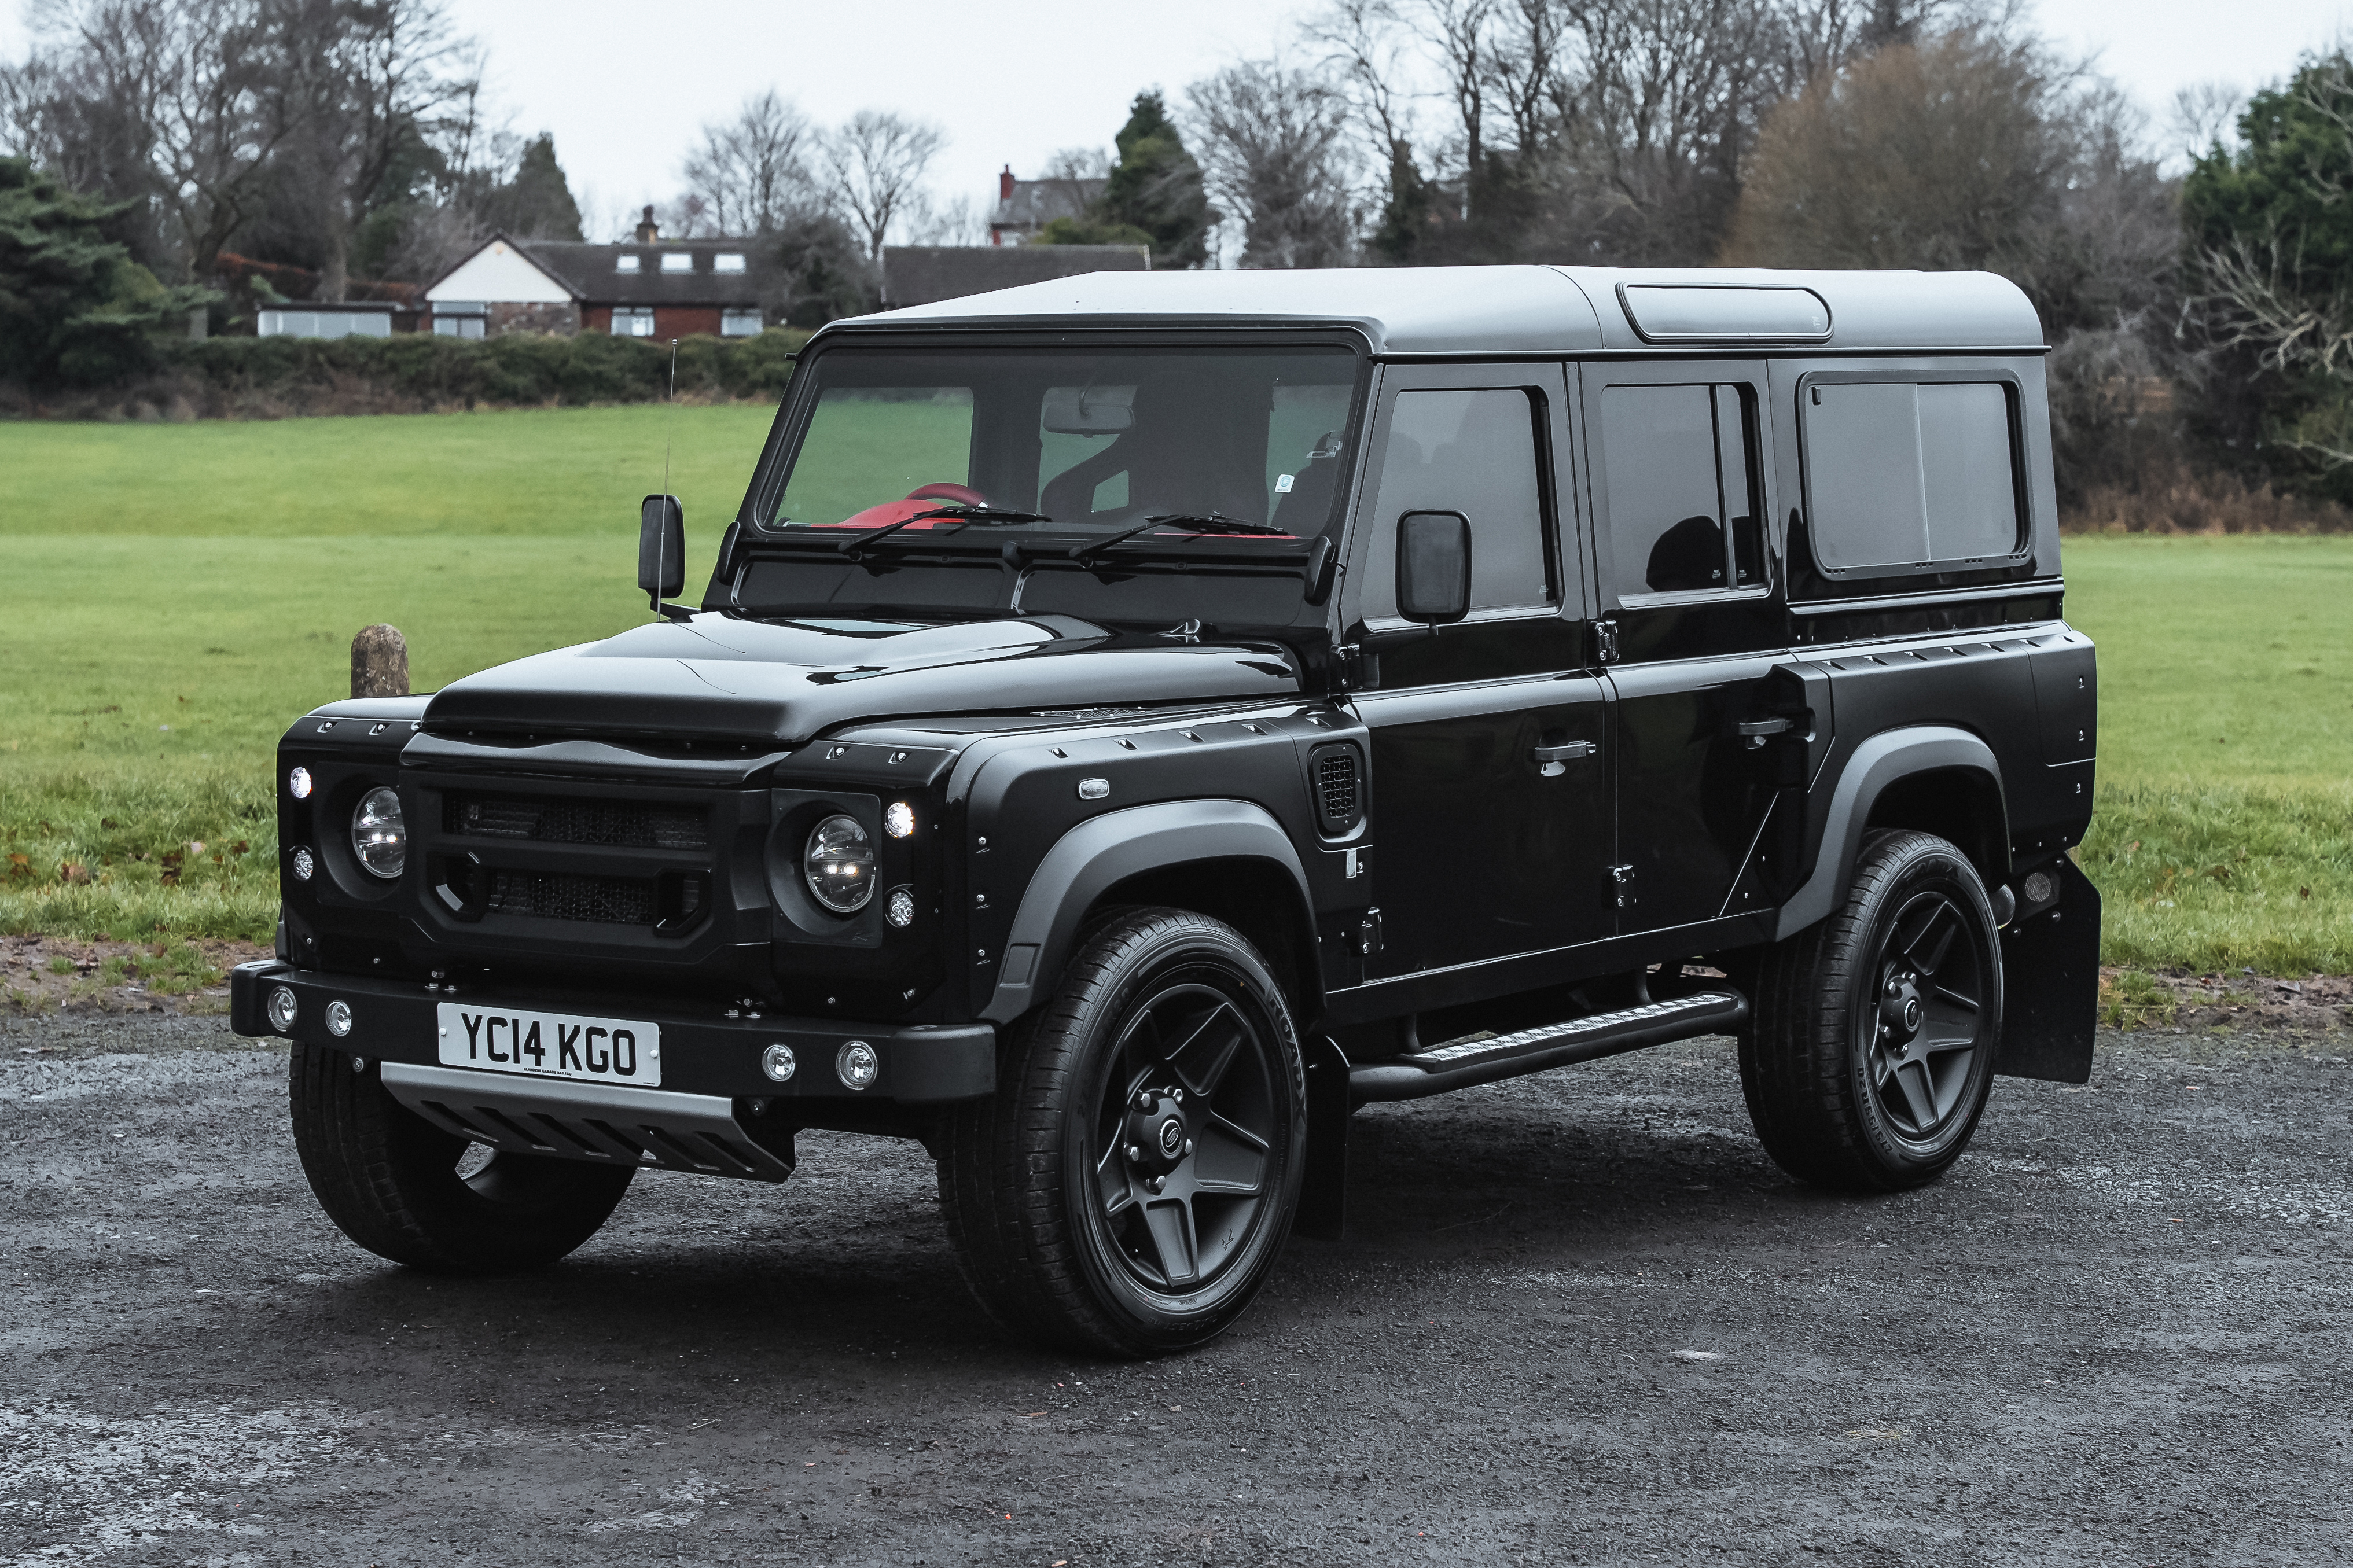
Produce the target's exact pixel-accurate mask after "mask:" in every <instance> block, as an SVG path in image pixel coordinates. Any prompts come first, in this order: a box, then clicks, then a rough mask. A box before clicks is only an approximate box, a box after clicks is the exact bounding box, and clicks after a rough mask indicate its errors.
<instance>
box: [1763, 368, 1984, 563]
mask: <svg viewBox="0 0 2353 1568" xmlns="http://www.w3.org/2000/svg"><path fill="white" fill-rule="evenodd" d="M1799 415H1800V416H1801V417H1802V419H1803V421H1804V425H1805V443H1806V493H1807V501H1808V518H1809V521H1810V529H1811V538H1812V541H1813V550H1814V558H1815V560H1816V561H1818V562H1819V563H1820V564H1821V565H1822V566H1823V567H1824V568H1825V569H1827V570H1829V571H1832V572H1853V571H1858V570H1862V569H1866V568H1873V567H1902V568H1913V567H1920V566H1927V565H1931V564H1947V565H1949V564H1953V563H1960V562H1968V561H1978V560H1984V559H1986V558H1987V557H1989V556H2004V555H2009V554H2010V553H2011V552H2013V551H2015V550H2016V549H2017V548H2018V536H2019V504H2018V473H2017V465H2016V460H2015V458H2014V457H2013V455H2012V453H2011V449H2010V395H2009V392H2008V390H2007V389H2006V388H2005V387H2004V386H2003V385H2002V384H2000V383H1999V382H1989V381H1975V382H1924V383H1917V384H1915V383H1913V382H1902V381H1873V382H1816V383H1814V384H1812V385H1811V386H1810V387H1809V388H1808V389H1807V394H1806V396H1805V398H1804V400H1803V402H1802V404H1801V405H1800V407H1799Z"/></svg>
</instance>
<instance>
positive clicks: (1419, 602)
mask: <svg viewBox="0 0 2353 1568" xmlns="http://www.w3.org/2000/svg"><path fill="white" fill-rule="evenodd" d="M1397 602H1398V615H1400V616H1404V617H1405V618H1406V619H1407V620H1409V621H1417V622H1419V623H1420V624H1421V625H1423V626H1430V627H1433V628H1435V627H1438V626H1444V625H1447V624H1449V623H1451V622H1453V621H1459V620H1461V618H1462V617H1463V616H1467V615H1469V614H1470V613H1471V520H1470V519H1469V518H1467V517H1465V516H1463V515H1462V514H1461V512H1459V511H1409V512H1407V513H1405V514H1404V515H1403V516H1401V517H1399V518H1398V539H1397Z"/></svg>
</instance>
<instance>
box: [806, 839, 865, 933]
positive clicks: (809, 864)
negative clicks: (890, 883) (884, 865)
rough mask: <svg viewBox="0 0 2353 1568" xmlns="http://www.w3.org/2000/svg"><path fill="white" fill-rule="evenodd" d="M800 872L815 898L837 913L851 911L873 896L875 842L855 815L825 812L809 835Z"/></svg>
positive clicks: (857, 909) (862, 905)
mask: <svg viewBox="0 0 2353 1568" xmlns="http://www.w3.org/2000/svg"><path fill="white" fill-rule="evenodd" d="M801 874H802V875H803V876H804V877H806V878H807V879H808V888H809V891H810V892H811V893H814V894H815V895H817V901H818V903H820V904H823V905H824V906H825V907H826V908H827V909H829V910H832V911H833V912H834V913H836V914H838V915H854V914H856V913H857V912H858V911H859V910H862V909H864V908H865V907H866V900H869V899H871V898H872V897H873V896H874V846H873V845H872V844H871V843H870V842H869V841H868V840H867V837H866V829H865V828H863V827H861V826H859V824H858V819H857V818H856V817H854V816H828V817H827V818H826V819H825V820H824V821H823V822H820V823H818V825H817V831H815V832H814V833H811V834H810V835H809V839H808V848H807V850H805V851H804V852H803V853H802V855H801Z"/></svg>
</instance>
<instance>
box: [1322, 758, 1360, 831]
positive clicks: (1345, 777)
mask: <svg viewBox="0 0 2353 1568" xmlns="http://www.w3.org/2000/svg"><path fill="white" fill-rule="evenodd" d="M1361 811H1362V805H1361V802H1360V800H1359V798H1358V794H1357V788H1356V752H1353V751H1351V750H1349V749H1348V748H1347V747H1345V746H1342V747H1336V748H1335V749H1333V750H1331V751H1328V752H1321V753H1319V754H1318V755H1317V756H1316V758H1315V817H1316V821H1317V822H1318V824H1320V825H1321V826H1322V827H1323V829H1324V832H1325V833H1345V832H1347V831H1348V829H1350V828H1351V827H1354V826H1356V818H1357V816H1358V815H1359V814H1360V812H1361Z"/></svg>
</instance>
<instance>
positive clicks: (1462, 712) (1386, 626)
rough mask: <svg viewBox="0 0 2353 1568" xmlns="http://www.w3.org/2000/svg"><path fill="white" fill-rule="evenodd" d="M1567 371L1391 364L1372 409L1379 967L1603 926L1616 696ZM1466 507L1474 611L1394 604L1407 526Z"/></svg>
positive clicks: (1467, 955)
mask: <svg viewBox="0 0 2353 1568" xmlns="http://www.w3.org/2000/svg"><path fill="white" fill-rule="evenodd" d="M1371 428H1372V432H1373V447H1372V453H1371V461H1370V462H1369V463H1368V464H1367V465H1366V472H1367V485H1366V500H1365V501H1364V503H1362V506H1361V509H1360V510H1359V512H1358V515H1357V520H1356V545H1355V546H1354V547H1352V549H1351V551H1350V557H1351V561H1350V571H1349V578H1348V580H1349V584H1350V586H1349V588H1348V590H1347V592H1348V594H1349V595H1350V603H1349V608H1350V614H1349V616H1348V617H1347V618H1348V619H1349V621H1350V623H1351V624H1352V626H1353V627H1354V635H1355V636H1356V637H1357V638H1358V640H1360V641H1364V642H1366V643H1367V644H1368V645H1370V646H1377V647H1379V648H1380V651H1379V652H1378V654H1377V656H1376V657H1377V674H1376V677H1375V684H1374V685H1373V687H1372V688H1371V689H1367V690H1366V691H1364V692H1362V693H1361V694H1360V695H1359V697H1358V700H1357V708H1358V711H1359V712H1360V713H1361V714H1362V715H1363V717H1364V721H1365V723H1366V727H1367V728H1368V730H1369V731H1370V734H1371V742H1372V775H1373V777H1372V783H1373V802H1374V809H1375V811H1376V812H1377V814H1378V822H1379V826H1378V840H1379V848H1378V850H1377V853H1376V854H1375V856H1374V866H1373V877H1374V892H1375V896H1376V898H1377V900H1378V902H1379V904H1380V907H1381V916H1382V931H1383V942H1382V948H1381V951H1380V952H1378V953H1377V954H1376V955H1375V956H1374V957H1373V958H1372V959H1371V961H1370V972H1371V973H1373V974H1374V975H1376V976H1386V975H1404V974H1412V973H1421V972H1426V971H1430V970H1438V969H1446V968H1451V967H1453V966H1456V965H1460V964H1468V963H1479V962H1481V961H1482V960H1487V959H1493V958H1502V957H1507V956H1509V955H1511V954H1514V953H1521V952H1539V951H1542V950H1545V949H1547V948H1556V947H1563V946H1567V945H1568V944H1570V943H1573V942H1586V941H1590V940H1592V939H1594V938H1597V937H1600V936H1606V935H1608V934H1609V930H1610V914H1609V888H1608V879H1609V860H1610V848H1611V837H1610V827H1611V816H1610V793H1611V778H1612V774H1611V763H1612V758H1611V755H1610V753H1611V750H1612V742H1611V737H1610V733H1609V693H1608V690H1607V689H1606V687H1605V685H1604V683H1603V681H1602V679H1601V678H1600V675H1599V670H1598V669H1597V668H1594V667H1593V664H1592V659H1591V657H1590V650H1589V647H1588V644H1589V641H1590V637H1589V629H1588V628H1587V627H1586V626H1583V625H1582V624H1581V623H1580V622H1579V621H1578V620H1577V618H1576V612H1575V610H1574V609H1573V608H1571V607H1570V606H1571V605H1575V604H1579V603H1581V600H1582V584H1581V582H1580V581H1578V580H1577V577H1576V575H1575V574H1576V572H1577V560H1576V557H1575V554H1574V552H1569V551H1564V550H1563V549H1562V547H1561V539H1562V524H1561V506H1560V502H1559V497H1560V496H1561V495H1562V494H1564V493H1567V492H1566V487H1565V485H1564V484H1563V483H1562V482H1561V481H1562V480H1563V479H1565V477H1566V473H1567V465H1566V462H1565V460H1564V455H1565V454H1566V453H1567V449H1568V444H1567V432H1568V419H1567V384H1566V381H1565V379H1564V376H1563V373H1562V371H1561V369H1560V367H1558V366H1556V365H1546V366H1538V367H1531V366H1525V365H1511V366H1499V365H1478V366H1472V365H1462V366H1442V365H1416V366H1411V367H1400V366H1392V367H1390V368H1389V369H1388V371H1387V372H1386V373H1385V374H1384V378H1383V382H1382V385H1381V389H1380V397H1379V403H1378V405H1377V409H1376V414H1375V418H1374V421H1373V424H1372V426H1371ZM1430 510H1441V511H1459V512H1461V513H1462V514H1463V515H1464V516H1465V517H1467V518H1469V519H1470V521H1471V538H1472V547H1471V563H1472V595H1471V605H1472V608H1471V614H1470V616H1469V617H1468V618H1467V619H1465V620H1463V621H1461V622H1460V623H1458V624H1456V625H1453V626H1444V627H1441V628H1440V629H1439V630H1438V631H1436V632H1434V633H1432V632H1427V631H1420V630H1417V629H1416V628H1413V627H1411V626H1409V624H1408V623H1407V622H1405V621H1404V620H1402V619H1401V618H1399V616H1398V614H1397V564H1396V562H1397V555H1396V544H1397V529H1398V518H1399V517H1400V516H1401V515H1402V514H1404V513H1407V512H1411V511H1430Z"/></svg>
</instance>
